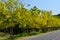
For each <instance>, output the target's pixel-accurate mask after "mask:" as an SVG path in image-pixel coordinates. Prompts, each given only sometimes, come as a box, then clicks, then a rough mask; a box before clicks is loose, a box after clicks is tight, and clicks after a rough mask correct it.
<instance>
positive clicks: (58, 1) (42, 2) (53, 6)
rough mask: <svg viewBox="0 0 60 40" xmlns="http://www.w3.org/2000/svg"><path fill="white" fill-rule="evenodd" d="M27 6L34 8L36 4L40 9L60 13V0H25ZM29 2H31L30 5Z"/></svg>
mask: <svg viewBox="0 0 60 40" xmlns="http://www.w3.org/2000/svg"><path fill="white" fill-rule="evenodd" d="M23 3H24V4H25V8H28V9H30V8H32V7H34V6H36V7H37V8H39V9H40V10H48V11H49V10H52V12H53V14H54V15H56V14H58V13H60V0H23ZM27 4H30V6H29V7H28V6H27Z"/></svg>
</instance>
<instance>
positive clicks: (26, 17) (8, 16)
mask: <svg viewBox="0 0 60 40" xmlns="http://www.w3.org/2000/svg"><path fill="white" fill-rule="evenodd" d="M58 28H60V18H58V17H57V16H53V15H52V11H46V10H39V9H38V8H37V7H36V6H34V7H33V8H31V9H30V10H28V9H26V8H24V4H23V3H20V2H19V1H18V0H7V1H0V31H2V32H7V33H9V34H10V35H11V38H12V36H13V34H18V33H19V34H21V33H30V32H32V31H41V32H45V31H46V30H54V29H58ZM11 40H12V39H11Z"/></svg>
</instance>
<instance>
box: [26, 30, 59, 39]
mask: <svg viewBox="0 0 60 40" xmlns="http://www.w3.org/2000/svg"><path fill="white" fill-rule="evenodd" d="M25 40H60V30H57V31H54V32H49V33H45V34H42V35H38V36H35V37H31V38H26V39H25Z"/></svg>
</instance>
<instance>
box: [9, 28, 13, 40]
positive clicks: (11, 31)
mask: <svg viewBox="0 0 60 40" xmlns="http://www.w3.org/2000/svg"><path fill="white" fill-rule="evenodd" d="M9 40H14V35H13V27H11V28H10V39H9Z"/></svg>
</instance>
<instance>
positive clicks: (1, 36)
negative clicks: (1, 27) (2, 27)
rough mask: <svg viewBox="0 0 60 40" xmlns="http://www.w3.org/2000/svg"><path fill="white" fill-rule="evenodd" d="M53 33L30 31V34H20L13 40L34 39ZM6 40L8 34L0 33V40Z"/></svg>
mask: <svg viewBox="0 0 60 40" xmlns="http://www.w3.org/2000/svg"><path fill="white" fill-rule="evenodd" d="M54 31H57V30H54ZM54 31H47V32H45V33H43V32H42V31H41V30H40V31H38V32H36V31H32V32H30V33H26V32H24V33H21V34H17V35H14V39H15V40H25V39H26V38H32V37H36V36H39V35H43V34H48V33H51V32H54ZM8 39H9V34H6V33H3V32H0V40H8Z"/></svg>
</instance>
